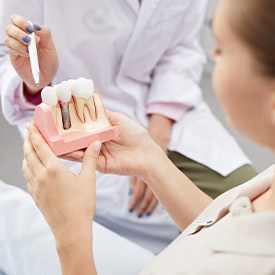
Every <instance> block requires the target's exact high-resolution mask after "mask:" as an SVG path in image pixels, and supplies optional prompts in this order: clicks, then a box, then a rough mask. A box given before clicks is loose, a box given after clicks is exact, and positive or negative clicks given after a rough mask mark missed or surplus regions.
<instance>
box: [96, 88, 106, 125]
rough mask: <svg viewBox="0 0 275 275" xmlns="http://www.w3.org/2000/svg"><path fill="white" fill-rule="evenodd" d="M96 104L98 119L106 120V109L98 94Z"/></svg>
mask: <svg viewBox="0 0 275 275" xmlns="http://www.w3.org/2000/svg"><path fill="white" fill-rule="evenodd" d="M94 104H95V106H96V115H97V119H102V120H106V115H105V109H104V106H103V103H102V101H101V99H100V97H99V95H98V94H97V93H95V95H94Z"/></svg>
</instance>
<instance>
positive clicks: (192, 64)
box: [0, 0, 249, 252]
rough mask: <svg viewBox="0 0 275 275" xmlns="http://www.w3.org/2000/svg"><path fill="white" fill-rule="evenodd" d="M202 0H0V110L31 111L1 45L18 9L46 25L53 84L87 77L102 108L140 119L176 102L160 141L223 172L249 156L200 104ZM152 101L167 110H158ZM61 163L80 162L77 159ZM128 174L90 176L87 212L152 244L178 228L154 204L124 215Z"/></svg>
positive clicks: (29, 114) (28, 115) (23, 116)
mask: <svg viewBox="0 0 275 275" xmlns="http://www.w3.org/2000/svg"><path fill="white" fill-rule="evenodd" d="M207 2H208V1H206V0H197V1H192V0H170V1H165V0H148V1H147V0H145V1H143V2H142V6H141V7H140V6H139V2H138V1H137V0H120V1H107V0H101V1H95V0H78V1H75V0H67V1H54V0H25V1H23V2H22V1H19V0H9V1H7V0H1V2H0V3H1V5H0V92H1V98H2V108H3V114H4V116H5V117H6V119H7V120H8V121H9V122H10V123H11V124H14V125H19V126H20V127H21V129H22V128H23V127H24V125H25V123H26V122H28V121H31V120H32V119H33V109H34V106H32V105H31V104H30V103H27V102H26V101H25V100H24V97H23V95H22V83H21V81H20V79H19V77H18V76H17V75H16V73H15V71H14V69H13V68H12V66H11V64H10V61H9V57H8V51H7V48H6V47H5V45H4V37H5V34H4V28H5V26H6V25H7V24H8V22H9V18H10V15H11V14H13V13H19V14H21V15H22V16H24V17H25V18H27V19H28V20H31V21H32V22H33V23H38V24H47V25H48V26H50V27H51V30H52V35H53V39H54V42H55V45H56V48H57V51H58V55H59V61H60V66H59V69H58V72H57V75H56V79H55V82H56V83H58V82H60V81H62V80H66V79H69V78H77V77H79V76H83V77H86V78H92V79H93V80H94V82H95V85H96V88H97V89H98V90H99V91H101V97H102V98H103V102H104V104H105V107H107V108H108V109H110V110H113V111H118V112H123V113H125V114H126V115H128V116H130V117H131V118H133V119H135V120H137V121H138V122H140V123H141V124H142V125H144V126H145V127H146V126H147V124H148V118H147V113H149V112H150V110H154V111H153V112H156V113H160V114H163V115H166V116H168V117H173V116H172V113H173V110H172V109H173V108H172V107H171V106H177V114H178V115H177V117H178V118H177V119H175V120H176V122H175V124H174V126H173V129H172V133H171V139H170V143H169V149H170V150H173V151H177V152H179V153H181V154H183V155H185V156H187V157H189V158H191V159H193V160H195V161H197V162H200V163H202V164H204V165H206V166H208V167H210V168H212V169H213V170H215V171H217V172H219V173H220V174H222V175H228V174H229V173H231V172H232V171H234V170H235V169H237V168H239V167H240V166H242V165H244V164H246V163H249V160H248V159H247V157H246V156H245V155H244V154H243V152H242V151H241V149H240V148H239V146H238V145H237V144H236V142H235V140H234V139H233V138H232V137H231V136H230V135H229V134H228V133H227V132H226V131H225V129H224V128H223V127H222V125H221V124H220V123H219V122H218V121H217V120H216V118H215V117H214V116H213V115H212V113H211V112H210V110H209V108H208V107H207V106H206V104H205V103H204V102H203V100H202V94H201V90H200V88H199V86H198V82H199V81H200V77H201V72H202V65H203V63H204V61H205V56H204V54H203V52H202V50H201V48H200V46H199V43H198V41H199V30H200V28H201V26H202V24H203V21H204V15H205V10H206V7H207ZM68 30H69V31H68ZM158 104H162V106H163V104H166V105H167V108H157V107H156V106H158ZM186 106H187V108H188V112H187V113H186V112H185V111H184V110H186ZM169 108H170V109H169ZM181 108H182V110H181ZM179 114H180V116H179ZM70 167H71V169H72V170H74V171H78V170H79V165H78V164H70ZM128 182H129V179H128V178H127V177H118V176H112V175H107V176H106V175H98V180H97V184H98V188H97V196H98V197H97V214H96V220H98V221H99V222H101V223H102V224H104V225H106V226H107V227H109V228H112V229H113V230H114V231H116V232H118V233H120V234H122V235H123V236H126V237H129V238H130V239H132V240H134V241H136V242H137V243H139V244H141V245H143V246H145V247H147V248H150V249H152V250H153V251H154V252H159V251H160V250H161V249H162V248H163V246H165V245H167V244H168V243H169V241H171V240H172V239H173V238H174V237H175V236H176V235H177V233H178V231H177V229H176V227H175V226H174V224H173V223H172V221H171V220H170V219H169V218H168V216H167V215H166V213H165V212H164V210H163V209H162V208H161V207H158V209H157V210H156V211H155V212H154V213H153V215H151V216H150V217H143V218H141V219H138V218H137V217H136V216H135V215H134V214H129V213H128V210H127V209H128V207H127V205H128V203H129V196H128V195H127V194H128V188H129V185H128ZM145 225H146V226H145Z"/></svg>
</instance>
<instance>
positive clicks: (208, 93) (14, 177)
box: [0, 0, 275, 189]
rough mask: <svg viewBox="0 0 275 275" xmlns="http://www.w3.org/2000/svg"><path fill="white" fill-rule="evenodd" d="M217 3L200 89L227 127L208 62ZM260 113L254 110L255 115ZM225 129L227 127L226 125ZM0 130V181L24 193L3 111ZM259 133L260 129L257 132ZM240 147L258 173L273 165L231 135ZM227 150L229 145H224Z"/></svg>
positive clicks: (17, 149)
mask: <svg viewBox="0 0 275 275" xmlns="http://www.w3.org/2000/svg"><path fill="white" fill-rule="evenodd" d="M217 3H218V0H212V1H210V4H209V8H208V13H207V17H206V20H205V24H204V26H203V29H202V32H201V43H202V45H203V47H204V49H205V51H206V53H207V56H208V62H207V64H206V66H205V68H204V74H203V77H202V81H201V88H202V91H203V95H204V99H205V101H206V102H207V103H208V104H209V105H210V107H211V109H212V111H213V113H214V114H215V115H216V116H217V117H218V118H219V119H220V121H221V122H222V123H223V124H225V121H224V117H223V113H222V110H221V108H220V106H219V103H218V101H217V99H216V97H215V94H214V92H213V89H212V85H211V74H212V70H213V63H212V61H211V60H210V58H209V54H208V53H209V51H210V49H211V48H212V46H213V44H214V41H213V37H212V34H211V30H210V28H209V21H210V19H211V18H212V16H213V11H214V10H215V7H216V5H217ZM256 110H257V109H256V108H255V111H256ZM225 125H226V124H225ZM0 129H1V142H0V154H1V158H0V179H1V180H3V181H5V182H6V183H9V184H13V185H16V186H19V187H22V188H23V189H25V185H26V184H25V180H24V178H23V177H22V175H21V163H22V159H23V152H22V139H21V137H20V136H19V132H18V131H17V128H16V127H12V126H10V125H9V124H8V123H7V122H6V121H5V119H4V118H3V115H2V110H1V108H0ZM255 131H257V129H255ZM232 134H233V135H234V136H235V137H236V139H237V140H238V142H239V144H240V145H241V147H242V148H243V150H244V151H245V153H246V154H247V155H248V157H249V158H250V159H251V160H252V162H253V164H254V166H255V168H256V169H257V171H258V172H261V171H262V170H263V169H265V168H266V167H268V166H270V165H271V164H273V163H274V159H275V155H274V153H273V152H270V151H269V150H268V149H266V148H263V147H261V146H259V145H256V144H253V143H251V142H250V141H248V140H246V139H244V138H242V137H240V136H239V135H238V134H236V133H234V132H233V133H232ZM225 146H226V144H225Z"/></svg>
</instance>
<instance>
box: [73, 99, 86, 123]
mask: <svg viewBox="0 0 275 275" xmlns="http://www.w3.org/2000/svg"><path fill="white" fill-rule="evenodd" d="M73 99H74V105H75V109H76V113H77V115H78V117H79V119H80V120H81V121H82V122H83V123H84V122H85V119H84V107H85V101H86V99H85V98H82V97H73Z"/></svg>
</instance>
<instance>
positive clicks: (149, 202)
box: [138, 186, 158, 216]
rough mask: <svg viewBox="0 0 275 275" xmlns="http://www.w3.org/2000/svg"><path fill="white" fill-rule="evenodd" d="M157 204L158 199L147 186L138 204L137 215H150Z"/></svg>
mask: <svg viewBox="0 0 275 275" xmlns="http://www.w3.org/2000/svg"><path fill="white" fill-rule="evenodd" d="M157 204H158V200H157V199H156V197H155V195H154V193H153V192H152V191H151V189H150V188H149V187H148V186H147V187H146V191H145V195H144V197H143V199H142V203H141V204H140V206H139V210H138V214H139V216H141V215H144V214H147V216H150V215H151V213H152V212H153V211H154V209H155V208H156V206H157Z"/></svg>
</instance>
